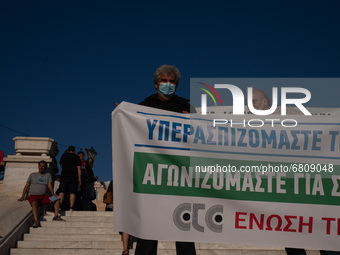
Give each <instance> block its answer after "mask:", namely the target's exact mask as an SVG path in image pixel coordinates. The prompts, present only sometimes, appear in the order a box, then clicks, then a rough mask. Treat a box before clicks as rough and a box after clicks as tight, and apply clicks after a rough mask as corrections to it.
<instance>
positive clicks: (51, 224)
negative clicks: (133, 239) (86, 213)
mask: <svg viewBox="0 0 340 255" xmlns="http://www.w3.org/2000/svg"><path fill="white" fill-rule="evenodd" d="M63 218H64V217H63ZM65 220H66V219H65ZM40 224H41V226H42V227H43V228H59V227H62V228H79V227H84V226H86V227H88V228H109V229H113V226H114V224H113V221H112V222H111V221H108V222H93V221H89V222H86V221H85V222H84V221H66V222H64V221H52V220H47V221H41V222H40Z"/></svg>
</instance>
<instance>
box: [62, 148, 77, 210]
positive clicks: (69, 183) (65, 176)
mask: <svg viewBox="0 0 340 255" xmlns="http://www.w3.org/2000/svg"><path fill="white" fill-rule="evenodd" d="M75 151H76V148H75V147H74V146H69V147H68V149H67V153H64V154H63V155H62V156H61V158H60V166H61V167H62V170H61V178H60V186H59V191H60V197H61V199H60V202H61V203H63V201H64V197H65V193H69V194H70V211H73V205H74V202H75V200H76V193H77V189H78V187H80V186H81V161H80V158H79V156H78V155H76V154H75Z"/></svg>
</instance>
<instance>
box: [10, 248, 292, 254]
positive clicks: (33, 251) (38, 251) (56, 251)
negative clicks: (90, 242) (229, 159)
mask: <svg viewBox="0 0 340 255" xmlns="http://www.w3.org/2000/svg"><path fill="white" fill-rule="evenodd" d="M121 253H122V250H121V249H12V250H11V255H36V254H39V255H60V254H68V255H120V254H121ZM196 253H197V255H285V254H286V252H285V251H270V250H269V251H260V250H257V251H253V250H227V251H226V250H197V251H196ZM130 254H134V251H133V250H131V251H130ZM157 254H159V255H176V250H159V251H158V252H157Z"/></svg>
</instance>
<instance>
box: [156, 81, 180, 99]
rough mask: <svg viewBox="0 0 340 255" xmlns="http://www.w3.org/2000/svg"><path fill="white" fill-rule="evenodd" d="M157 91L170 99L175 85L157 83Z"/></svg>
mask: <svg viewBox="0 0 340 255" xmlns="http://www.w3.org/2000/svg"><path fill="white" fill-rule="evenodd" d="M158 91H159V93H161V94H162V95H163V96H165V97H171V96H173V95H174V94H175V91H176V85H173V84H171V83H170V82H167V83H163V82H161V83H159V87H158Z"/></svg>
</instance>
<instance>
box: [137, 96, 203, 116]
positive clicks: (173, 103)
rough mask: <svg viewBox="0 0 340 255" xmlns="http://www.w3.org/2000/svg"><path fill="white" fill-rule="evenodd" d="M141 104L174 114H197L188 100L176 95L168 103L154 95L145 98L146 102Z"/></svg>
mask: <svg viewBox="0 0 340 255" xmlns="http://www.w3.org/2000/svg"><path fill="white" fill-rule="evenodd" d="M139 104H140V105H144V106H149V107H153V108H157V109H162V110H167V111H172V112H180V113H182V112H183V111H186V112H196V111H195V108H193V107H191V105H190V104H189V100H188V99H185V98H183V97H179V96H176V95H174V96H173V97H171V98H170V99H169V100H167V101H162V100H160V99H159V98H158V95H157V94H153V95H151V96H149V97H147V98H145V99H144V101H143V102H140V103H139ZM190 110H191V111H190Z"/></svg>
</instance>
